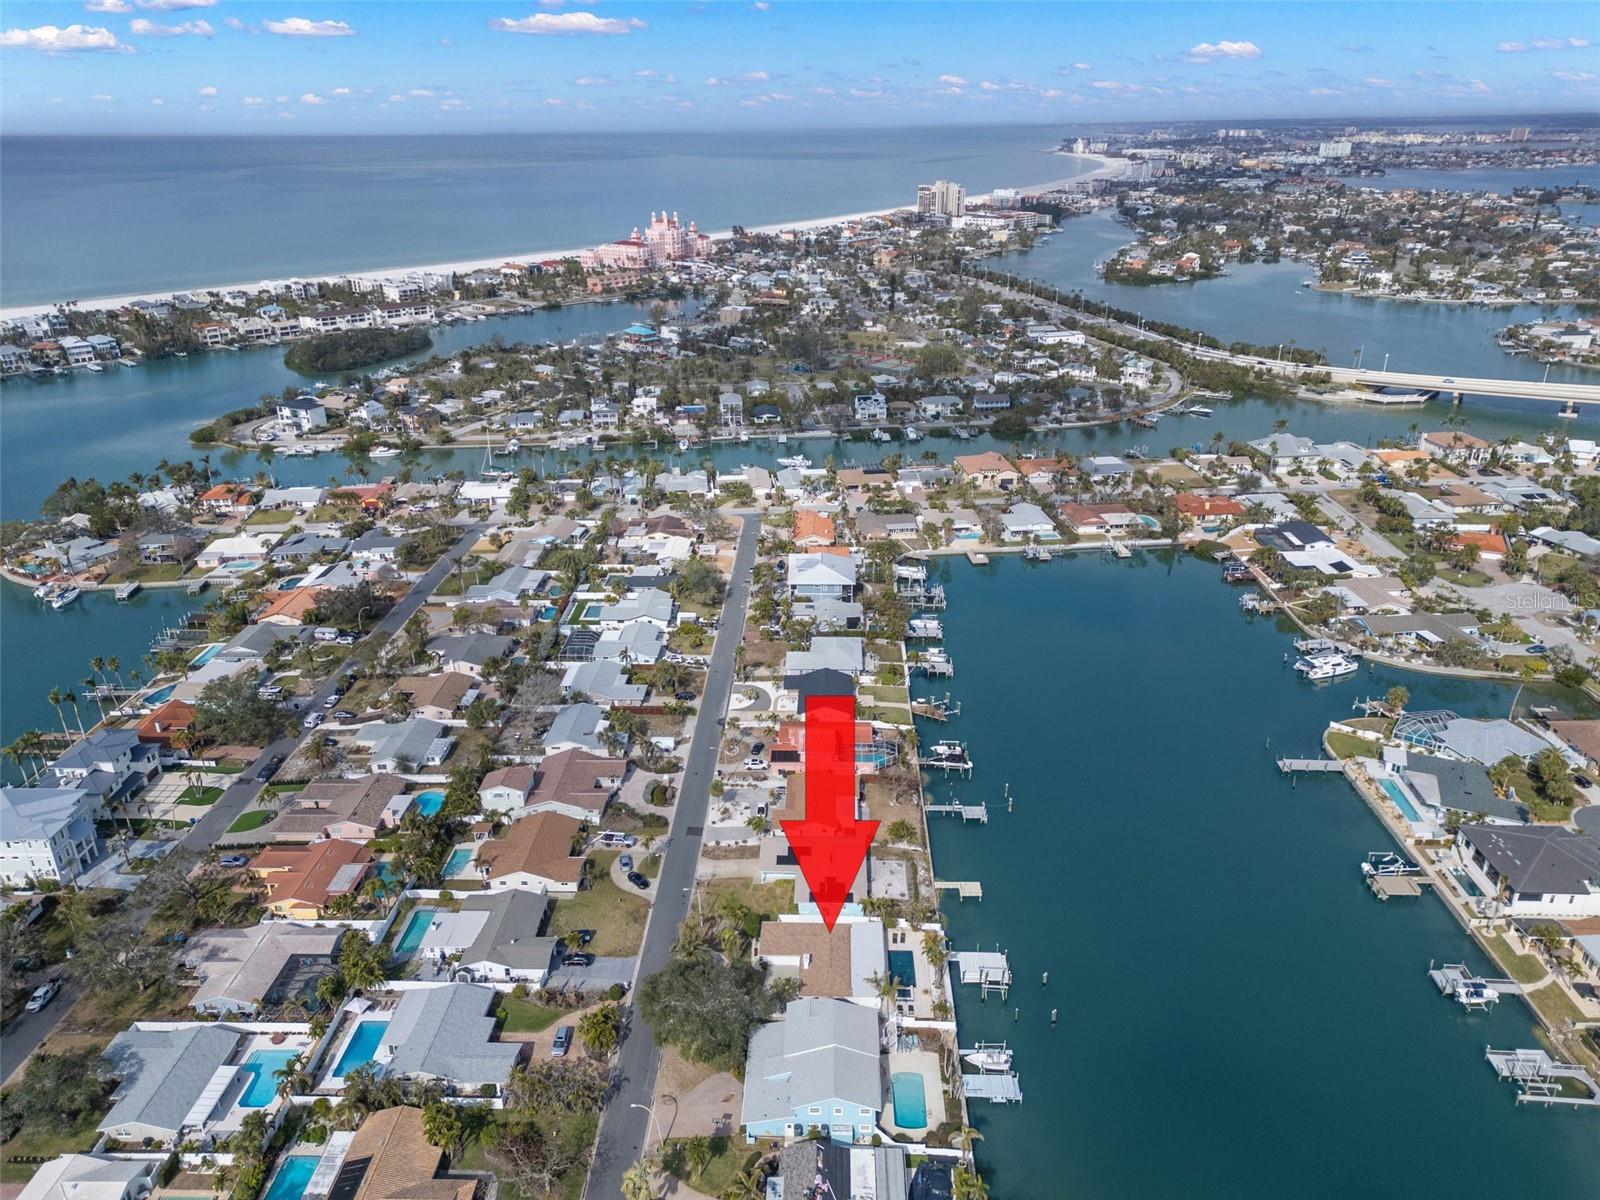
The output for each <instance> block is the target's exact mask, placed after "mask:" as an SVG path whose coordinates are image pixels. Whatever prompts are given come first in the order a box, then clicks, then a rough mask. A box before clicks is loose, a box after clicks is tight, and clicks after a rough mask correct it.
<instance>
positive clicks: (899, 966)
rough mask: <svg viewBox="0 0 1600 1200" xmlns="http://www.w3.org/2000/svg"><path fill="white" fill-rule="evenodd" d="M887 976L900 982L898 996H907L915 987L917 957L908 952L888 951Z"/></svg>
mask: <svg viewBox="0 0 1600 1200" xmlns="http://www.w3.org/2000/svg"><path fill="white" fill-rule="evenodd" d="M889 974H891V975H893V976H894V977H895V978H896V979H898V980H899V981H900V994H901V995H902V996H905V995H909V994H910V992H911V989H912V988H914V987H916V986H917V956H916V955H915V954H913V953H911V951H909V950H891V951H889Z"/></svg>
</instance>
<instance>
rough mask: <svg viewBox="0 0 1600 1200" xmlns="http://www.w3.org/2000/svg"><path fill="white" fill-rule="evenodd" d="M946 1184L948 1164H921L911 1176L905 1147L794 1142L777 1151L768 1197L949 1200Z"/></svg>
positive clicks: (774, 1199)
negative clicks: (775, 1166)
mask: <svg viewBox="0 0 1600 1200" xmlns="http://www.w3.org/2000/svg"><path fill="white" fill-rule="evenodd" d="M950 1179H951V1172H950V1164H949V1163H941V1162H939V1161H937V1160H934V1159H926V1160H924V1161H923V1162H922V1163H921V1164H920V1165H919V1166H918V1167H917V1168H916V1171H915V1173H913V1172H912V1169H911V1167H910V1164H909V1160H908V1158H907V1151H906V1147H904V1146H897V1145H895V1144H893V1143H889V1144H886V1145H880V1146H856V1145H850V1144H849V1143H846V1142H836V1141H833V1140H832V1139H831V1138H823V1139H820V1140H818V1141H801V1142H792V1143H790V1144H789V1145H787V1146H785V1147H784V1148H783V1149H782V1150H781V1151H779V1153H778V1167H777V1171H776V1172H775V1173H774V1174H773V1175H772V1176H771V1177H770V1178H769V1179H768V1181H767V1189H768V1190H767V1195H768V1197H769V1198H770V1200H783V1198H784V1197H791V1196H797V1197H801V1198H804V1197H808V1196H826V1197H828V1200H906V1198H907V1197H909V1198H910V1200H948V1197H949V1196H950V1195H951V1188H950Z"/></svg>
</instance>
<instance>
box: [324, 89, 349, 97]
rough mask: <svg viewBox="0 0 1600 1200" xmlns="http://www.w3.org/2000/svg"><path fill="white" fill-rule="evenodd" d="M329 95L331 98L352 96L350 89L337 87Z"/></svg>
mask: <svg viewBox="0 0 1600 1200" xmlns="http://www.w3.org/2000/svg"><path fill="white" fill-rule="evenodd" d="M328 94H329V95H331V96H348V95H349V94H350V89H349V88H347V87H336V88H334V89H333V91H332V92H330V93H328Z"/></svg>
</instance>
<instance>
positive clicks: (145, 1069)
mask: <svg viewBox="0 0 1600 1200" xmlns="http://www.w3.org/2000/svg"><path fill="white" fill-rule="evenodd" d="M239 1041H240V1033H239V1031H238V1030H237V1029H235V1028H234V1027H233V1026H231V1025H179V1026H177V1027H175V1028H174V1027H161V1026H157V1027H154V1028H146V1027H144V1026H143V1025H142V1024H140V1025H135V1026H134V1027H133V1028H131V1029H125V1030H123V1031H122V1032H121V1033H119V1034H117V1036H116V1037H114V1038H112V1039H111V1044H110V1045H109V1046H107V1047H106V1048H105V1050H104V1052H103V1056H104V1058H105V1061H106V1064H107V1073H108V1074H109V1075H110V1076H111V1077H112V1078H114V1079H116V1080H117V1087H116V1090H115V1091H114V1092H112V1094H111V1110H110V1111H109V1112H108V1113H106V1115H105V1116H104V1117H103V1118H101V1120H100V1123H99V1125H98V1126H96V1128H97V1129H99V1130H100V1132H101V1133H104V1134H107V1135H109V1136H110V1137H113V1138H116V1139H117V1141H119V1142H132V1143H135V1144H138V1143H140V1142H144V1141H146V1140H148V1141H150V1142H153V1143H155V1144H157V1145H161V1146H173V1145H176V1144H177V1143H178V1142H179V1141H181V1140H184V1139H185V1138H186V1137H193V1138H204V1137H206V1136H207V1135H208V1134H209V1133H210V1131H211V1128H212V1127H213V1126H214V1125H215V1124H217V1123H218V1122H219V1121H220V1119H221V1118H222V1117H223V1116H224V1115H226V1112H227V1109H228V1108H229V1107H231V1099H232V1098H231V1097H228V1095H227V1094H228V1093H229V1092H233V1093H234V1095H235V1096H236V1095H237V1088H236V1086H235V1084H236V1080H234V1079H233V1076H236V1075H237V1073H238V1072H237V1068H235V1069H234V1070H233V1071H232V1072H231V1073H225V1072H224V1068H225V1067H227V1066H228V1064H229V1060H230V1059H231V1058H232V1057H233V1054H234V1051H235V1050H237V1049H238V1046H239ZM214 1081H215V1083H222V1084H223V1085H224V1086H222V1087H217V1086H214Z"/></svg>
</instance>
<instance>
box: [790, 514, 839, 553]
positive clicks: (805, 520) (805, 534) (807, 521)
mask: <svg viewBox="0 0 1600 1200" xmlns="http://www.w3.org/2000/svg"><path fill="white" fill-rule="evenodd" d="M838 536H839V535H838V529H837V528H836V527H835V525H834V523H833V516H832V515H831V514H829V513H825V512H819V511H817V510H816V509H814V508H797V509H795V513H794V544H795V545H797V546H804V547H806V548H807V549H811V550H815V549H817V548H818V547H820V546H831V545H833V543H834V542H835V541H836V540H837V538H838Z"/></svg>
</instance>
